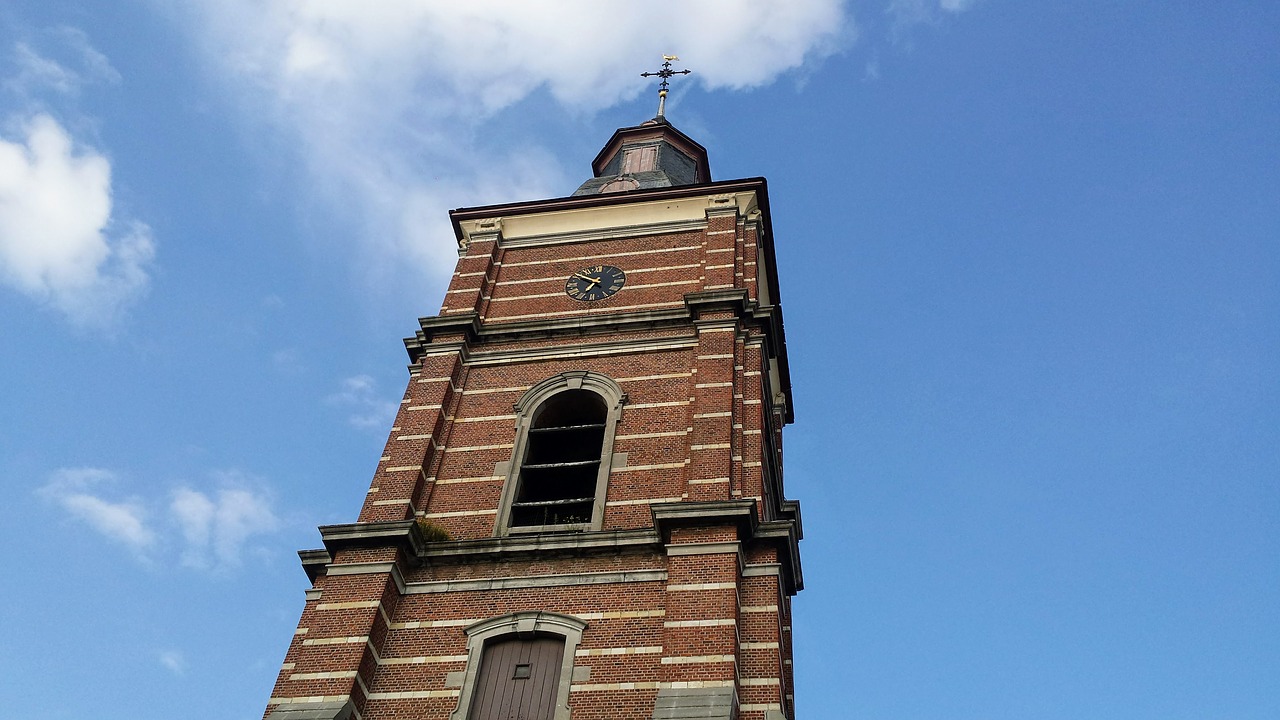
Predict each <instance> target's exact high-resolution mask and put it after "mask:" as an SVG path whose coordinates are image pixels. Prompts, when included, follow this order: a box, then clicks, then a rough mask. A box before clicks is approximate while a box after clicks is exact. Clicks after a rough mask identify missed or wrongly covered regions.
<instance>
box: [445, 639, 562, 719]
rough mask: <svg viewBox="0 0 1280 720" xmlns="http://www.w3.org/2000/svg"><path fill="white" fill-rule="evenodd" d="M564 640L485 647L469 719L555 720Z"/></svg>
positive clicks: (509, 642)
mask: <svg viewBox="0 0 1280 720" xmlns="http://www.w3.org/2000/svg"><path fill="white" fill-rule="evenodd" d="M563 657H564V638H554V637H535V638H531V639H529V640H522V639H520V638H508V639H505V640H499V641H497V642H492V643H489V644H488V645H486V646H485V649H484V657H483V658H482V659H481V662H480V675H479V677H478V678H477V679H476V690H475V692H476V694H475V697H474V699H473V700H472V702H471V713H470V716H469V718H468V720H552V716H553V715H554V714H555V706H556V692H557V690H558V689H559V685H560V663H561V660H562V658H563Z"/></svg>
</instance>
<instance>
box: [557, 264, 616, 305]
mask: <svg viewBox="0 0 1280 720" xmlns="http://www.w3.org/2000/svg"><path fill="white" fill-rule="evenodd" d="M626 281H627V276H626V274H625V273H623V272H622V270H621V269H620V268H616V267H614V266H612V265H593V266H591V267H588V268H583V269H581V270H579V271H578V272H576V273H574V274H572V275H570V276H569V279H568V280H566V281H565V283H564V291H565V293H566V294H568V296H569V297H571V298H573V299H574V300H583V301H590V300H603V299H604V298H607V297H609V296H610V295H613V294H614V293H616V292H618V291H619V290H621V289H622V285H623V283H625V282H626Z"/></svg>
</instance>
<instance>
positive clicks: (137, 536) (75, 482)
mask: <svg viewBox="0 0 1280 720" xmlns="http://www.w3.org/2000/svg"><path fill="white" fill-rule="evenodd" d="M118 479H119V478H118V476H117V475H116V474H115V473H113V472H111V471H109V470H103V469H101V468H91V467H85V468H63V469H60V470H58V471H56V472H54V473H53V475H52V476H50V478H49V481H48V483H46V484H45V485H44V487H43V488H41V489H40V494H42V495H44V496H45V497H46V498H48V499H49V500H51V501H53V502H54V503H56V504H57V505H59V506H60V507H61V508H62V509H63V510H66V511H67V512H68V513H70V514H71V516H72V517H74V518H75V519H76V520H78V521H80V522H83V523H85V524H86V525H88V526H89V527H90V528H91V529H93V530H95V531H97V532H99V533H101V534H102V535H105V536H106V537H107V538H108V539H110V540H113V541H115V542H119V543H121V544H122V545H124V546H125V547H127V548H129V549H130V550H132V551H133V552H134V553H135V554H138V555H139V556H141V555H143V554H144V553H145V552H146V551H147V550H149V549H150V548H151V547H152V545H153V544H155V541H156V534H155V532H154V531H153V530H152V529H151V527H150V526H149V524H148V517H147V512H146V510H145V509H144V507H143V504H142V502H141V500H139V499H138V498H125V499H123V500H115V501H111V500H106V499H104V498H103V497H101V492H102V490H103V489H104V488H106V487H110V486H111V485H114V484H116V482H117V481H118Z"/></svg>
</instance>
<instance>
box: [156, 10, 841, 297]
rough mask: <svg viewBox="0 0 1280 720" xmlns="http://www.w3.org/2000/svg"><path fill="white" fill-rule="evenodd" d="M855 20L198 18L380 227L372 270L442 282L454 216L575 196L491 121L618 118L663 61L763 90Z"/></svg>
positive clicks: (216, 52)
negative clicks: (533, 110)
mask: <svg viewBox="0 0 1280 720" xmlns="http://www.w3.org/2000/svg"><path fill="white" fill-rule="evenodd" d="M843 5H844V4H843V3H842V2H841V0H792V1H791V2H787V3H772V2H745V3H744V2H741V0H689V1H688V2H684V3H681V4H680V5H679V6H678V8H671V9H672V10H673V11H676V12H678V14H679V21H678V22H663V21H662V20H661V17H662V16H663V13H664V9H663V7H661V6H654V5H653V4H637V3H602V2H596V1H594V0H565V1H564V2H558V3H554V4H547V3H512V2H503V1H499V0H476V1H474V2H467V3H446V2H434V1H431V0H387V1H385V2H379V3H376V4H373V5H370V4H368V3H364V4H353V3H332V2H331V3H317V2H310V1H309V0H280V1H279V2H272V3H260V2H256V1H251V0H217V2H214V1H213V0H206V1H205V2H197V3H191V4H188V5H187V6H186V8H187V14H186V15H184V16H182V17H185V18H186V20H187V21H186V23H185V24H186V27H187V28H188V29H189V30H190V34H191V35H192V37H193V40H195V41H196V42H198V43H201V44H203V46H204V47H205V49H206V51H207V55H206V57H208V58H209V60H210V63H211V64H213V65H214V66H215V67H217V68H218V69H219V71H220V73H221V74H222V76H223V77H226V78H228V80H229V82H228V87H231V88H234V89H233V90H232V92H233V93H234V95H235V96H236V98H237V99H238V100H239V102H240V103H241V107H243V108H244V109H245V110H246V111H247V113H248V114H249V115H251V116H252V117H254V118H263V117H267V118H271V119H272V120H273V121H274V123H275V128H276V129H277V130H282V131H283V135H284V136H285V137H288V138H291V139H292V142H293V143H294V144H295V147H296V149H297V152H298V155H299V156H300V157H301V158H303V159H304V162H305V163H306V164H307V166H308V168H309V170H310V171H311V176H312V180H313V185H314V186H315V187H317V188H318V192H319V193H320V194H321V195H322V196H324V197H329V198H341V199H343V200H344V201H345V202H343V203H330V205H331V207H333V208H337V207H346V208H349V209H350V210H351V211H352V212H353V213H354V214H355V216H357V218H358V221H359V222H362V223H363V224H364V227H365V232H364V233H363V235H364V250H365V252H361V253H360V257H361V258H363V259H364V262H366V263H370V264H374V265H378V264H381V265H383V266H385V267H388V268H396V269H400V268H406V267H410V268H414V269H415V271H416V272H418V273H421V272H424V271H425V272H426V273H428V274H430V275H432V276H433V277H435V278H437V279H439V278H442V277H443V276H444V275H445V274H446V273H447V272H448V270H449V269H450V268H452V266H453V262H454V261H455V260H456V257H455V256H453V255H452V253H453V248H452V244H451V240H452V233H451V231H450V228H449V227H448V223H447V220H446V219H445V214H444V211H445V210H446V209H448V208H450V207H457V206H460V205H465V204H475V203H491V202H501V201H504V200H511V199H516V198H527V197H539V196H548V195H555V194H558V193H560V192H563V191H564V182H563V171H562V170H560V169H559V165H558V163H557V162H556V160H555V159H554V158H551V157H550V156H548V155H547V153H546V152H545V151H544V150H542V149H540V148H537V147H529V146H528V145H525V146H524V147H521V148H519V149H517V150H515V151H513V152H511V153H509V154H495V153H493V152H491V151H486V150H485V149H483V148H482V147H481V146H479V145H478V144H477V143H476V142H475V141H474V139H473V138H474V136H475V131H476V129H477V128H478V126H479V123H481V122H484V121H485V120H486V118H490V117H492V116H494V115H495V114H497V113H499V112H502V111H503V110H506V109H507V108H510V107H512V106H513V105H515V104H516V103H518V102H520V101H521V100H523V99H525V98H527V97H528V96H530V95H531V94H533V93H535V92H538V91H540V90H545V91H546V92H548V93H549V94H550V95H551V96H552V97H553V98H555V99H556V100H557V101H558V102H559V103H560V104H561V106H562V107H563V108H564V109H565V112H567V113H591V112H594V111H596V110H599V109H601V108H605V107H609V106H612V105H614V104H616V103H618V102H620V101H623V100H626V99H629V98H632V97H634V96H635V95H636V93H638V92H640V91H641V90H642V89H643V88H645V87H648V84H646V82H645V81H644V80H643V79H641V78H640V77H638V73H639V72H640V70H643V69H647V68H650V66H652V65H653V64H654V63H655V61H656V60H657V59H658V58H657V54H658V53H660V52H662V51H664V50H665V51H671V50H678V51H679V52H680V54H681V56H682V57H684V59H685V60H686V61H688V62H689V63H690V64H691V65H693V66H694V67H696V69H697V74H696V75H694V76H691V77H692V78H693V79H696V82H700V83H702V84H703V85H704V86H706V87H709V88H748V87H754V86H760V85H764V84H767V83H770V82H773V81H774V80H775V79H776V78H778V77H779V76H780V75H781V74H783V73H786V72H788V71H791V70H794V69H796V68H799V67H801V66H802V65H804V64H805V63H807V62H809V61H811V60H814V59H820V58H822V57H824V56H826V55H829V54H831V53H833V52H835V51H837V50H838V49H839V47H840V44H841V43H842V42H844V41H845V39H846V38H847V35H846V33H845V31H846V30H847V29H848V28H849V26H850V21H849V20H848V19H847V17H846V15H845V13H844V7H843ZM535 121H536V119H535ZM330 212H333V210H332V209H331V210H330Z"/></svg>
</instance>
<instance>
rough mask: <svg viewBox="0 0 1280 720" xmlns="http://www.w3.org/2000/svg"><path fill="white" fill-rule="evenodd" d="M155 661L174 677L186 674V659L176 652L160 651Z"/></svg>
mask: <svg viewBox="0 0 1280 720" xmlns="http://www.w3.org/2000/svg"><path fill="white" fill-rule="evenodd" d="M156 659H157V660H159V661H160V664H161V665H163V666H164V667H165V668H166V669H168V670H169V672H171V673H173V674H174V675H185V674H186V672H187V658H186V656H184V655H183V654H182V653H181V652H179V651H177V650H161V651H160V652H158V653H157V654H156Z"/></svg>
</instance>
